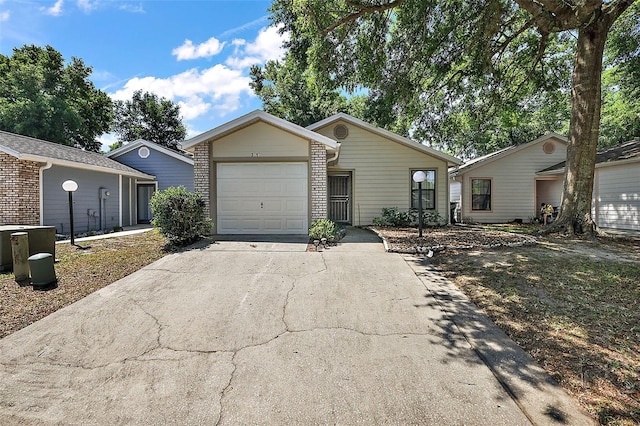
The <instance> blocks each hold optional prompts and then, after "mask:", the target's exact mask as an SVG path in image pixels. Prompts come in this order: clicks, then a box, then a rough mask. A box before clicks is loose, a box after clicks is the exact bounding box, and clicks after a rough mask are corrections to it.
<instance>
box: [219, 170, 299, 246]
mask: <svg viewBox="0 0 640 426" xmlns="http://www.w3.org/2000/svg"><path fill="white" fill-rule="evenodd" d="M217 167H218V168H217V191H218V192H217V212H218V229H217V232H218V233H220V234H306V233H307V227H308V226H307V224H308V217H307V216H308V206H309V200H308V186H309V184H308V164H307V163H222V164H218V166H217ZM256 176H259V178H256Z"/></svg>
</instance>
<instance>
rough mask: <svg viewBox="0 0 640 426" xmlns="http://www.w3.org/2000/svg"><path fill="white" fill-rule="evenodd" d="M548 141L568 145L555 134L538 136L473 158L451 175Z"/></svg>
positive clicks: (565, 139) (561, 137) (565, 140)
mask: <svg viewBox="0 0 640 426" xmlns="http://www.w3.org/2000/svg"><path fill="white" fill-rule="evenodd" d="M549 139H558V140H559V141H560V142H562V143H564V144H565V145H566V144H567V143H568V141H567V138H565V137H564V136H562V135H559V134H557V133H547V134H546V135H543V136H540V137H539V138H537V139H534V140H532V141H531V142H527V143H523V144H520V145H512V146H508V147H506V148H503V149H501V150H498V151H495V152H492V153H490V154H487V155H483V156H482V157H478V158H474V159H473V160H469V161H467V162H466V163H464V164H463V165H461V166H460V167H457V168H455V169H453V170H451V174H452V175H454V176H455V175H458V174H460V173H466V172H468V171H470V170H473V169H475V168H476V167H480V166H484V165H486V164H489V163H491V162H493V161H496V160H499V159H500V158H503V157H506V156H507V155H511V154H514V153H516V152H519V151H521V150H523V149H526V148H529V147H530V146H532V145H535V144H538V143H541V142H545V141H547V140H549Z"/></svg>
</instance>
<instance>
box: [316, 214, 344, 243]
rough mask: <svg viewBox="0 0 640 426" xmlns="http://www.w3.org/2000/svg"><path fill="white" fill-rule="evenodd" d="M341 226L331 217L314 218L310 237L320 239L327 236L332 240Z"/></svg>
mask: <svg viewBox="0 0 640 426" xmlns="http://www.w3.org/2000/svg"><path fill="white" fill-rule="evenodd" d="M339 230H340V228H339V227H338V226H337V225H336V224H335V222H333V221H331V220H329V219H317V220H314V221H313V223H312V224H311V226H310V227H309V237H310V238H311V239H313V240H320V239H322V238H326V239H327V240H329V241H331V240H334V239H335V238H336V236H337V235H338V232H339Z"/></svg>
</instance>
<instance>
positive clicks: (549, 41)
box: [271, 0, 638, 232]
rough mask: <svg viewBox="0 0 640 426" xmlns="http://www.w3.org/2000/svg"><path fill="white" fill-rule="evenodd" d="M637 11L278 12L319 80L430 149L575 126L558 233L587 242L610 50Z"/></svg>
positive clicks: (623, 3) (526, 0)
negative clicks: (369, 105) (355, 95)
mask: <svg viewBox="0 0 640 426" xmlns="http://www.w3.org/2000/svg"><path fill="white" fill-rule="evenodd" d="M632 3H633V0H611V1H596V0H588V1H581V2H566V1H557V0H538V1H534V0H515V1H511V0H478V1H474V0H472V1H467V2H442V1H440V2H438V1H435V0H364V1H355V0H276V1H275V2H274V4H273V6H272V9H271V12H272V19H273V20H274V22H275V23H276V24H278V25H281V28H282V30H283V31H288V32H289V33H290V35H291V37H290V42H289V47H290V51H291V52H292V53H293V54H294V55H308V57H309V64H310V70H311V72H312V73H313V74H314V75H315V76H317V77H316V78H321V79H324V80H327V81H331V82H332V83H333V84H334V87H343V88H345V89H347V90H353V89H357V88H358V87H365V88H369V89H371V90H372V92H371V93H373V94H375V96H376V97H375V98H374V100H375V101H376V102H377V103H378V105H380V106H382V109H381V112H382V115H386V116H387V120H388V121H389V122H393V121H398V120H400V121H405V122H409V123H411V124H410V126H411V127H410V128H409V130H410V131H412V132H413V134H414V135H418V136H419V139H423V140H426V141H428V142H432V143H433V144H437V145H441V146H445V147H448V148H449V149H450V151H452V152H454V153H467V152H473V150H474V149H475V148H476V146H477V145H478V140H483V139H484V140H485V143H484V145H483V146H485V147H490V148H493V147H494V146H495V148H499V147H500V146H499V145H501V144H507V145H510V144H513V143H517V142H518V141H520V142H524V141H526V140H530V139H531V138H532V136H534V134H535V133H536V132H542V131H544V130H545V129H548V130H557V128H558V127H561V126H562V125H564V123H566V119H567V116H568V117H569V127H568V135H569V147H568V157H567V167H566V170H567V172H566V175H565V187H564V197H563V204H562V208H561V214H560V217H559V220H558V221H557V222H556V227H558V228H559V227H564V228H565V229H567V230H569V231H570V232H583V231H586V230H589V229H593V221H592V220H591V217H590V207H591V193H592V187H593V170H594V167H595V153H596V147H597V142H598V135H599V127H600V110H601V98H600V96H601V73H602V59H603V54H604V53H603V52H604V46H605V42H606V40H607V36H608V34H609V31H610V30H611V27H612V25H613V24H614V23H615V22H616V20H618V18H619V17H620V15H621V14H622V13H623V12H624V11H625V10H626V9H627V8H628V7H629V6H630V5H631V4H632ZM620 21H621V22H622V21H623V20H620ZM632 21H633V19H632ZM629 25H630V27H631V28H636V27H637V25H638V23H637V15H636V20H635V23H633V22H632V23H631V24H629ZM614 32H615V30H614ZM627 32H628V31H624V30H623V31H622V33H623V34H624V33H627ZM636 54H637V52H636ZM569 96H570V97H569ZM569 99H570V105H571V108H570V109H569V107H568V105H569ZM569 111H570V114H569ZM496 124H500V126H496ZM549 128H550V129H549ZM498 129H503V131H502V133H499V132H497V130H498ZM504 129H506V131H504ZM460 134H463V135H464V136H463V138H459V137H456V135H460ZM467 135H470V136H471V138H469V137H467ZM439 139H440V140H439ZM523 139H524V140H523ZM465 140H466V142H465ZM469 141H472V142H471V143H469ZM465 143H466V144H467V145H465ZM447 144H451V146H447ZM488 150H491V149H488Z"/></svg>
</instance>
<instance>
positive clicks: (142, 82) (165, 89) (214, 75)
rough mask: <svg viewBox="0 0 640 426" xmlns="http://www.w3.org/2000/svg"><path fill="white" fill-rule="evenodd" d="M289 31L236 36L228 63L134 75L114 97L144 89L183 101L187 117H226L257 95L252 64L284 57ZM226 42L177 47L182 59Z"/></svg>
mask: <svg viewBox="0 0 640 426" xmlns="http://www.w3.org/2000/svg"><path fill="white" fill-rule="evenodd" d="M287 38H288V37H287V35H284V36H282V35H280V34H279V33H278V29H277V28H263V29H262V30H260V32H259V33H258V35H257V37H256V38H255V40H253V41H247V40H243V39H235V40H233V41H231V42H230V44H231V45H232V46H234V52H233V53H232V55H230V56H229V58H228V59H227V60H226V61H225V63H224V64H216V65H214V66H212V67H209V68H205V69H199V68H191V69H188V70H186V71H183V72H181V73H179V74H175V75H173V76H170V77H166V78H159V77H154V76H147V77H138V76H136V77H133V78H131V79H129V80H127V81H126V83H124V86H119V87H121V88H120V89H119V90H117V91H115V92H112V93H110V96H111V97H112V98H113V99H114V100H130V99H131V97H132V96H133V92H135V91H136V90H142V91H143V92H144V91H146V92H152V93H155V94H156V95H158V96H160V97H163V98H167V99H170V100H171V101H173V102H175V103H177V104H178V105H180V112H181V114H182V116H183V119H184V120H185V121H187V123H186V125H187V126H189V122H188V121H189V120H191V121H193V120H195V119H198V118H202V117H204V116H207V114H212V113H216V114H217V115H219V116H221V117H223V116H225V115H227V114H229V113H232V112H234V111H237V110H238V109H240V108H242V107H243V104H246V103H247V101H248V100H249V99H251V98H252V97H254V96H255V95H254V94H253V91H252V90H251V88H250V87H249V83H250V82H251V78H250V77H249V75H248V71H249V70H248V67H249V66H250V65H253V64H264V62H266V61H268V60H271V59H279V58H281V57H282V56H283V55H284V53H285V50H284V49H283V48H282V43H283V42H284V41H285V40H287ZM224 45H225V43H223V42H220V41H219V40H218V39H216V38H213V37H212V38H211V39H209V40H208V41H207V42H205V43H202V44H199V45H194V44H193V43H192V42H191V41H190V40H186V41H185V43H184V44H183V45H182V46H180V47H179V48H176V49H174V50H173V52H172V53H173V55H175V56H177V59H178V60H181V59H192V58H196V57H198V58H199V57H210V56H213V55H216V54H218V53H219V52H220V51H221V50H222V49H223V47H224Z"/></svg>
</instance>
